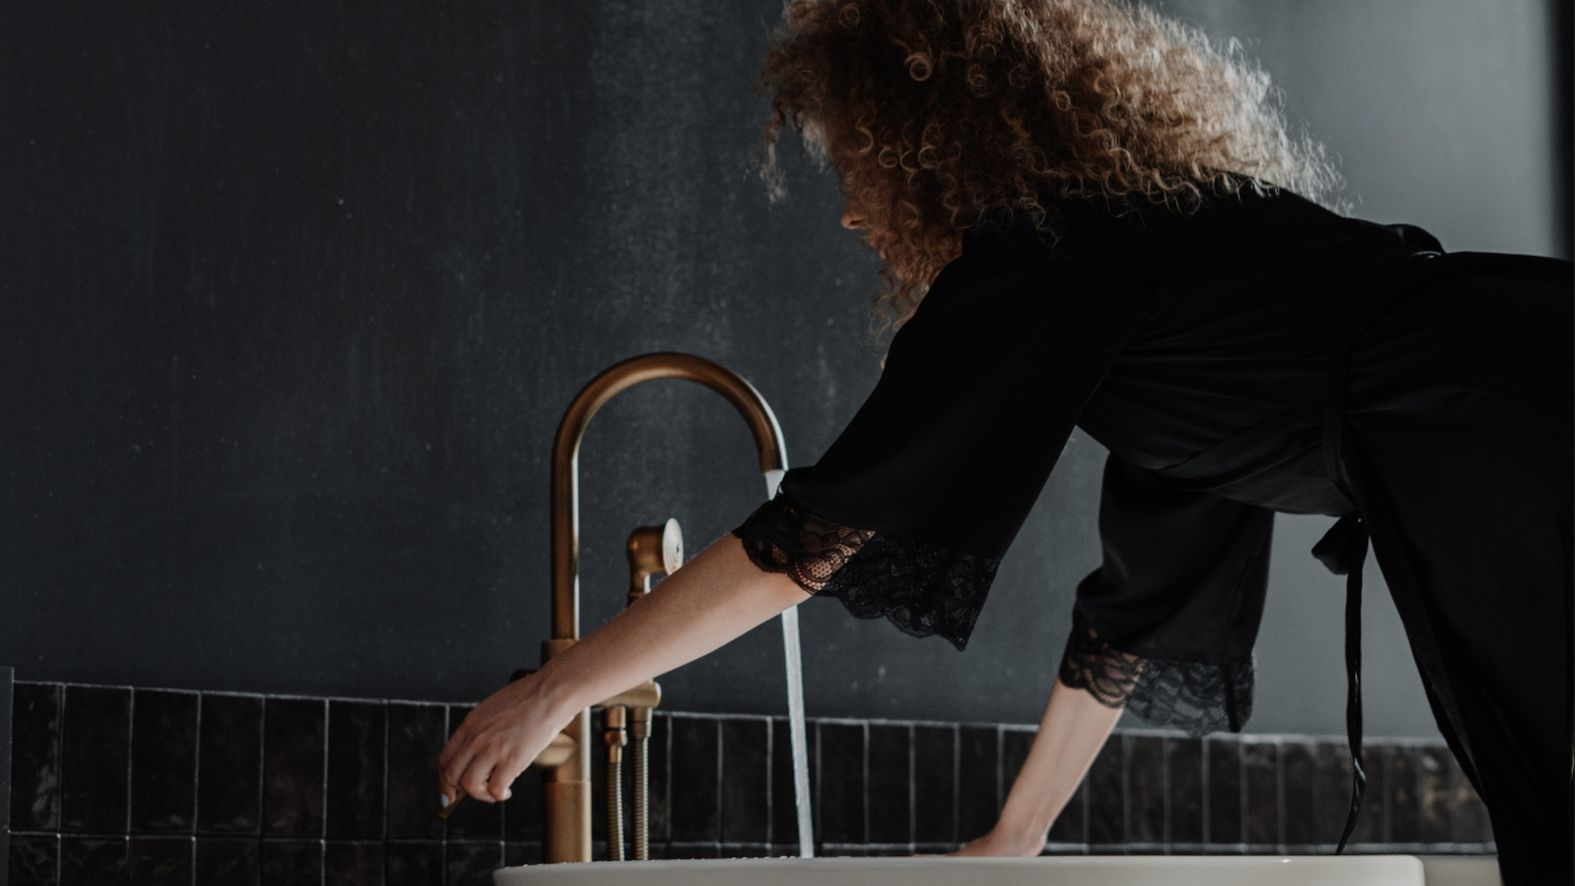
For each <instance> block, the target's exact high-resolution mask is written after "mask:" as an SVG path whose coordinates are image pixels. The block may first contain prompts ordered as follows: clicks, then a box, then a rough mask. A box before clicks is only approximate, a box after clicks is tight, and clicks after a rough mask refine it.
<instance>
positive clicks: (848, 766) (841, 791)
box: [815, 721, 868, 843]
mask: <svg viewBox="0 0 1575 886" xmlns="http://www.w3.org/2000/svg"><path fill="white" fill-rule="evenodd" d="M864 729H865V726H864V724H863V723H827V722H824V721H822V722H820V723H817V724H816V726H815V730H816V733H817V735H818V736H819V739H818V740H819V742H820V775H819V779H818V780H819V790H818V791H817V793H818V794H819V795H820V806H819V809H818V811H819V813H820V815H819V816H818V820H819V823H820V825H819V826H820V832H819V833H818V834H816V835H815V839H816V841H817V842H820V843H863V842H864V841H865V839H866V834H867V833H868V830H867V829H866V827H865V807H864V802H865V801H864V790H865V771H864V752H865V748H864Z"/></svg>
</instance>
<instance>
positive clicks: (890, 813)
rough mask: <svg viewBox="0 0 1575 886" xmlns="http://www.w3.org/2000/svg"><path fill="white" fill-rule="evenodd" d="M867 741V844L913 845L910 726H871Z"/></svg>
mask: <svg viewBox="0 0 1575 886" xmlns="http://www.w3.org/2000/svg"><path fill="white" fill-rule="evenodd" d="M868 741H869V752H868V758H869V765H868V778H869V781H868V785H867V787H866V789H865V794H866V796H867V798H868V804H869V823H870V829H869V836H868V841H869V842H871V843H884V844H909V843H912V842H913V803H912V796H911V794H912V790H913V727H912V726H909V725H907V724H905V723H903V724H897V723H871V724H869V736H868Z"/></svg>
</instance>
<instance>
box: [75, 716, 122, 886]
mask: <svg viewBox="0 0 1575 886" xmlns="http://www.w3.org/2000/svg"><path fill="white" fill-rule="evenodd" d="M74 688H76V687H67V689H68V690H69V689H74ZM66 694H67V696H69V695H70V692H69V691H68V692H67V693H66ZM66 704H67V705H68V706H69V705H70V700H69V698H68V700H67V702H66ZM127 861H128V855H127V851H126V838H125V837H71V836H64V837H61V838H60V886H104V884H107V883H126V882H129V881H130V871H129V869H128V867H127Z"/></svg>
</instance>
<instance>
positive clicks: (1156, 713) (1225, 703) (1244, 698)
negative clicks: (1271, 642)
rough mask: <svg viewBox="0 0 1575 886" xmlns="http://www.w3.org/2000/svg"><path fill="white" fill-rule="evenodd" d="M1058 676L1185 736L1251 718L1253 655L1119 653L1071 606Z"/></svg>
mask: <svg viewBox="0 0 1575 886" xmlns="http://www.w3.org/2000/svg"><path fill="white" fill-rule="evenodd" d="M1060 676H1061V682H1063V683H1065V684H1066V685H1068V686H1071V687H1073V688H1076V689H1086V690H1088V692H1089V693H1090V694H1091V695H1093V696H1094V698H1096V699H1098V701H1099V702H1100V703H1101V704H1104V705H1106V706H1108V707H1113V708H1114V707H1122V706H1123V705H1124V706H1125V707H1126V709H1127V710H1129V711H1131V712H1132V713H1134V714H1136V715H1137V716H1138V717H1140V718H1142V719H1143V720H1144V721H1145V722H1147V723H1150V724H1153V725H1155V726H1169V727H1174V728H1177V729H1180V730H1182V731H1184V732H1186V733H1187V734H1188V735H1206V734H1208V733H1210V732H1219V731H1221V730H1226V729H1228V730H1230V731H1231V732H1240V731H1241V728H1242V726H1243V725H1245V724H1246V722H1247V719H1248V718H1249V717H1251V716H1252V687H1253V656H1252V654H1251V653H1248V654H1247V655H1245V656H1241V657H1239V658H1235V659H1232V660H1230V661H1227V662H1225V663H1223V664H1217V663H1213V662H1197V661H1181V660H1179V659H1167V658H1152V657H1144V656H1139V655H1135V654H1133V653H1130V652H1123V651H1121V650H1119V649H1116V648H1115V647H1114V646H1111V645H1110V644H1109V643H1107V642H1105V640H1104V639H1103V638H1102V637H1100V636H1099V633H1098V632H1097V631H1096V630H1094V628H1093V626H1092V625H1090V624H1089V623H1088V621H1087V619H1085V618H1084V617H1083V615H1082V613H1081V612H1080V611H1079V610H1077V609H1076V608H1075V607H1074V608H1073V610H1072V632H1071V635H1070V636H1069V637H1068V638H1067V643H1066V651H1065V653H1064V654H1063V655H1062V658H1061V669H1060Z"/></svg>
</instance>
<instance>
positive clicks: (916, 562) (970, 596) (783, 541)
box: [733, 490, 1000, 650]
mask: <svg viewBox="0 0 1575 886" xmlns="http://www.w3.org/2000/svg"><path fill="white" fill-rule="evenodd" d="M733 535H736V536H738V537H739V538H740V539H742V540H743V542H744V550H745V551H746V552H747V553H748V554H749V559H750V560H752V561H754V563H755V565H756V566H759V567H760V568H761V569H764V570H766V571H768V572H785V573H787V574H788V576H789V577H791V578H792V579H793V581H794V582H795V583H797V584H798V586H799V587H801V588H803V589H804V590H806V591H808V592H809V593H811V594H830V595H831V596H834V597H836V598H837V599H839V600H841V601H842V604H843V605H844V606H846V607H847V609H848V611H849V612H851V613H853V614H854V615H855V616H858V617H859V618H878V617H881V616H885V617H886V618H887V619H889V620H890V621H891V623H892V624H894V625H896V626H897V627H898V628H900V629H901V630H902V631H903V632H904V633H906V634H909V635H912V636H914V637H928V636H931V635H933V634H939V635H940V636H941V637H943V638H945V639H946V640H947V641H948V642H950V643H951V644H952V645H953V646H955V647H957V648H958V649H959V650H961V649H964V648H966V647H967V646H968V635H969V634H970V633H972V632H973V625H974V622H975V621H976V620H977V619H978V617H979V610H980V609H982V608H983V606H984V599H985V595H986V593H988V591H989V589H990V583H991V582H992V581H994V579H995V570H996V567H997V566H999V565H1000V560H999V559H998V558H994V557H984V556H979V555H975V554H971V553H968V552H966V551H960V550H958V549H956V548H954V547H950V546H948V545H945V544H939V543H935V542H929V541H925V540H922V539H918V538H912V537H898V536H894V535H891V534H889V533H884V532H877V531H875V530H870V529H855V528H852V527H849V526H845V525H843V524H841V523H837V522H835V521H832V520H828V519H825V518H822V517H820V516H817V515H816V514H814V513H812V512H810V510H809V509H808V508H805V507H804V506H802V505H801V504H800V503H799V502H798V501H796V500H795V499H794V498H793V497H792V496H789V495H788V494H787V493H785V492H782V491H780V490H779V491H778V492H777V495H776V497H775V498H773V499H771V500H770V501H767V502H765V503H763V504H762V505H760V507H758V508H756V509H755V510H754V512H753V513H751V514H750V515H749V516H748V517H747V518H746V519H745V520H744V522H743V523H741V524H740V525H739V526H738V527H737V528H735V529H733Z"/></svg>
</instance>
